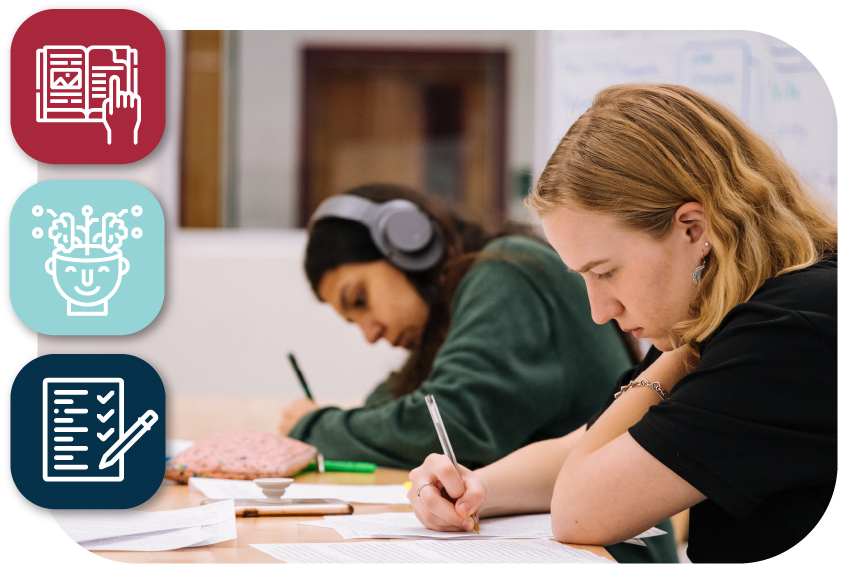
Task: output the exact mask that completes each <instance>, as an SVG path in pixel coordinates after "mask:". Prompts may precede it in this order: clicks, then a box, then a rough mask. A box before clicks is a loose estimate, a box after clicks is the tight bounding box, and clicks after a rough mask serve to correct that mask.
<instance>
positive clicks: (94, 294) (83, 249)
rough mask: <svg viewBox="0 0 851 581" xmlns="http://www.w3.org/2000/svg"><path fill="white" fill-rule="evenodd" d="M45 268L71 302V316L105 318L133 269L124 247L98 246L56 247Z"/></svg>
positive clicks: (60, 292)
mask: <svg viewBox="0 0 851 581" xmlns="http://www.w3.org/2000/svg"><path fill="white" fill-rule="evenodd" d="M44 268H45V270H46V271H47V273H48V274H50V275H51V276H53V284H54V285H56V290H58V291H59V294H61V295H62V296H63V297H64V298H65V300H66V301H68V316H71V317H74V316H77V317H86V316H89V317H97V316H101V317H104V316H106V315H107V314H108V313H109V311H108V307H107V305H108V301H109V299H110V298H111V297H112V295H114V294H115V293H116V291H118V287H119V286H120V285H121V277H123V276H124V275H125V274H127V272H128V271H129V270H130V262H129V261H128V260H127V259H126V258H124V257H123V256H122V255H121V250H115V251H113V252H106V251H105V250H104V249H103V248H101V247H97V246H77V247H75V248H74V249H73V250H72V251H71V252H63V251H62V249H60V248H57V249H55V250H54V251H53V255H52V256H51V257H50V258H49V259H48V260H47V262H46V263H45V265H44Z"/></svg>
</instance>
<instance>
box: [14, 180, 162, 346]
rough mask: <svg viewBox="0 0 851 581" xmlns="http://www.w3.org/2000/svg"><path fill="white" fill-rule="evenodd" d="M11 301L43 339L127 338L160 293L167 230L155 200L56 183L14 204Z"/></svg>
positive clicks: (126, 191) (116, 188) (120, 187)
mask: <svg viewBox="0 0 851 581" xmlns="http://www.w3.org/2000/svg"><path fill="white" fill-rule="evenodd" d="M9 232H10V239H9V252H10V256H9V294H10V296H11V299H12V307H13V308H14V309H15V313H17V315H18V317H19V318H20V319H21V321H23V323H24V324H25V325H26V326H27V327H29V328H30V329H32V330H34V331H37V332H39V333H43V334H45V335H129V334H130V333H135V332H137V331H140V330H142V329H144V328H145V327H147V326H148V325H149V324H150V323H151V321H153V320H154V318H156V316H157V314H158V313H159V311H160V308H161V307H162V304H163V297H164V293H165V223H164V220H163V212H162V208H161V207H160V205H159V202H157V200H156V198H155V197H154V196H153V194H151V192H149V191H148V190H147V189H145V188H143V187H142V186H140V185H139V184H136V183H133V182H128V181H123V180H54V181H46V182H41V183H39V184H36V185H34V186H32V187H31V188H29V189H28V190H26V191H25V192H24V193H23V194H21V196H20V197H19V198H18V201H17V202H15V206H14V207H13V208H12V216H11V218H10V223H9Z"/></svg>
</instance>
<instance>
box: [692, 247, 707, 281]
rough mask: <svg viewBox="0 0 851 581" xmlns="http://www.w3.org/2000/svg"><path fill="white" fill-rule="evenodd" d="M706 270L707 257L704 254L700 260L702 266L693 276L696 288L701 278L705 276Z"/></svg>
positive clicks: (695, 270) (696, 269)
mask: <svg viewBox="0 0 851 581" xmlns="http://www.w3.org/2000/svg"><path fill="white" fill-rule="evenodd" d="M704 268H706V255H705V254H704V255H703V256H702V257H701V259H700V266H698V267H697V268H695V269H694V273H692V275H691V280H692V282H694V284H695V286H697V284H698V283H699V282H700V277H701V276H702V275H703V269H704Z"/></svg>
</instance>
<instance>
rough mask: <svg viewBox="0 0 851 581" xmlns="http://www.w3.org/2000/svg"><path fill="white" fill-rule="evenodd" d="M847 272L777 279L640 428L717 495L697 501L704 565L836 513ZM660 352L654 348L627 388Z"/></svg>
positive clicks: (761, 552) (671, 463)
mask: <svg viewBox="0 0 851 581" xmlns="http://www.w3.org/2000/svg"><path fill="white" fill-rule="evenodd" d="M836 271H837V263H836V258H835V257H831V258H830V259H826V260H823V261H821V262H819V263H818V264H815V265H813V266H810V267H809V268H805V269H803V270H799V271H794V272H791V273H788V274H784V275H781V276H778V277H776V278H772V279H770V280H768V281H766V282H765V284H763V285H762V287H760V288H759V289H758V290H757V292H756V293H754V295H753V296H752V297H751V299H750V300H749V301H747V302H746V303H742V304H740V305H738V306H736V307H735V308H733V309H732V310H731V311H730V312H729V313H727V316H726V317H724V319H723V320H722V321H721V324H720V325H719V327H718V329H717V330H716V331H715V332H714V333H713V335H712V336H711V337H710V338H709V339H707V340H706V341H705V342H704V343H703V344H702V345H701V346H700V351H701V359H700V363H699V364H698V365H697V367H696V368H695V370H694V371H693V372H692V373H690V374H689V375H687V376H686V377H684V378H683V379H682V380H681V381H679V382H678V383H677V384H676V385H675V386H673V388H672V390H671V398H670V399H669V400H668V401H665V402H662V403H660V404H658V405H655V406H653V407H652V408H650V410H649V411H648V412H647V413H646V414H645V415H644V417H643V418H642V419H641V420H640V421H639V422H638V423H637V424H635V425H634V426H632V427H631V428H630V429H629V433H630V435H631V436H632V437H633V438H634V439H635V441H636V442H638V444H639V445H641V447H643V448H644V449H645V450H647V451H648V452H649V453H650V454H652V455H653V457H654V458H656V459H657V460H659V461H660V462H662V464H664V465H665V466H667V467H668V468H670V469H671V470H673V471H674V472H676V473H677V475H679V476H680V477H681V478H683V479H684V480H686V481H687V482H688V483H689V484H691V485H692V486H694V487H695V488H696V489H697V490H699V491H700V492H701V493H702V494H704V495H705V496H706V497H707V500H705V501H703V502H701V503H699V504H697V505H695V506H693V507H692V508H691V516H690V524H689V548H688V555H689V558H690V559H691V560H692V561H694V562H726V563H742V562H754V561H761V560H763V559H768V558H771V557H773V556H776V555H779V554H781V553H783V552H784V551H786V550H788V549H789V548H791V547H793V546H795V545H796V544H797V543H798V542H799V541H801V540H802V539H803V538H804V537H806V536H807V534H809V532H810V531H811V530H812V529H813V528H814V527H815V525H816V524H817V523H818V521H819V520H820V519H821V517H822V515H823V514H824V512H825V510H826V509H827V505H828V503H829V502H830V498H831V496H832V494H833V488H834V485H835V483H836V466H837V459H836V458H837V447H836V437H837V436H836V432H837V319H836V308H837V306H836V305H837V278H836V275H837V272H836ZM660 355H661V352H660V351H659V350H657V349H655V348H651V349H650V352H649V353H648V354H647V357H645V359H644V361H642V362H641V364H639V365H638V366H637V367H635V368H633V369H632V370H630V371H628V372H627V373H625V374H624V375H623V376H622V377H621V380H620V381H619V386H620V385H625V384H626V383H628V382H629V381H630V380H631V379H636V378H638V377H641V374H642V373H643V371H644V370H645V369H646V368H647V367H648V366H649V365H650V364H651V363H653V362H654V361H655V360H656V359H657V358H658V357H659V356H660ZM648 379H649V378H648ZM662 387H664V388H666V389H667V388H668V387H669V386H662ZM612 401H614V397H611V398H610V399H609V402H608V403H607V404H606V407H608V406H609V405H611V402H612ZM604 410H605V408H604ZM600 414H602V411H601V412H600V413H599V414H597V415H596V416H594V417H593V418H592V419H591V421H589V425H590V424H591V423H593V421H595V420H596V419H597V418H598V417H599V416H600Z"/></svg>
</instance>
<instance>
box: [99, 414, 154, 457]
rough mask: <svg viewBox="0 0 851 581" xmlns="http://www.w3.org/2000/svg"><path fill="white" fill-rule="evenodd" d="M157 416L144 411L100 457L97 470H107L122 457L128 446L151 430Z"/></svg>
mask: <svg viewBox="0 0 851 581" xmlns="http://www.w3.org/2000/svg"><path fill="white" fill-rule="evenodd" d="M158 419H159V416H157V414H156V412H155V411H154V410H148V411H146V412H145V413H144V414H143V415H142V417H141V418H139V419H138V420H136V423H135V424H133V425H132V426H130V429H129V430H127V431H126V432H124V433H123V434H122V435H121V437H120V438H118V441H117V442H116V443H114V444H113V445H112V446H111V447H110V448H109V450H107V451H106V453H105V454H104V455H103V457H101V459H100V465H99V466H98V469H100V470H103V469H104V468H109V467H110V466H112V465H113V464H115V463H116V462H118V460H119V459H120V458H121V457H122V456H124V454H125V453H126V452H127V450H129V449H130V446H132V445H133V444H135V443H136V442H137V441H138V440H139V438H141V437H142V436H143V435H145V432H147V431H149V430H150V429H151V426H153V425H154V424H155V423H156V422H157V420H158Z"/></svg>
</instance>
